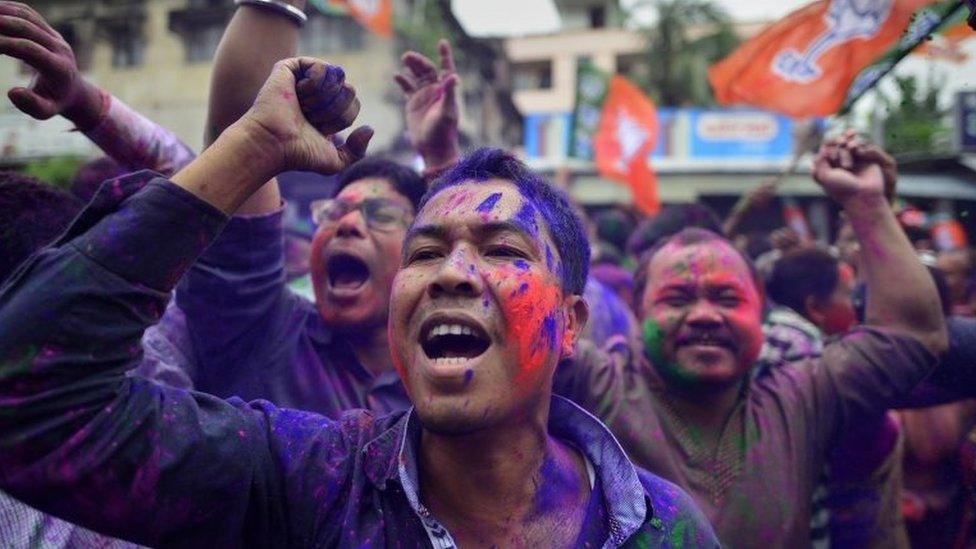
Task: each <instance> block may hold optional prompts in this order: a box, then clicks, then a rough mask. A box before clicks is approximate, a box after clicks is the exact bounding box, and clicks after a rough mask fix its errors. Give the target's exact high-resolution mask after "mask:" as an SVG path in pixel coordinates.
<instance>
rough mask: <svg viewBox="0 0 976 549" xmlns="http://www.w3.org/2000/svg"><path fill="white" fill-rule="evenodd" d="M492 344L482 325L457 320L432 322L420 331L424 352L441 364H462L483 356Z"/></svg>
mask: <svg viewBox="0 0 976 549" xmlns="http://www.w3.org/2000/svg"><path fill="white" fill-rule="evenodd" d="M490 345H491V340H490V339H489V338H488V335H487V334H486V333H485V332H484V330H482V329H481V328H480V327H478V326H473V325H470V324H467V323H461V322H458V321H455V320H440V321H435V322H431V323H429V324H428V325H427V326H425V327H424V329H422V330H421V331H420V346H421V347H422V348H423V349H424V354H426V355H427V358H429V359H431V360H433V361H434V362H437V363H440V364H462V363H464V362H467V361H468V360H471V359H474V358H477V357H479V356H481V354H483V353H484V352H485V351H486V350H488V347H489V346H490Z"/></svg>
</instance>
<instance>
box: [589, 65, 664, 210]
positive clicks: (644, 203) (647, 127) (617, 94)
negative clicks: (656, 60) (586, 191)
mask: <svg viewBox="0 0 976 549" xmlns="http://www.w3.org/2000/svg"><path fill="white" fill-rule="evenodd" d="M656 140H657V110H656V109H655V108H654V103H653V102H652V101H651V100H650V98H648V97H647V96H646V95H644V93H643V92H641V91H640V89H638V88H637V86H635V85H634V84H632V83H631V82H630V81H629V80H627V79H626V78H624V77H623V76H620V75H614V76H612V77H610V82H609V86H608V88H607V94H606V98H605V99H604V101H603V111H602V114H601V116H600V122H599V125H598V126H597V130H596V133H595V134H594V135H593V160H594V162H595V163H596V167H597V170H599V172H600V174H601V175H602V176H603V177H606V178H607V179H613V180H615V181H621V182H624V183H627V184H628V185H629V186H630V190H631V193H632V194H633V197H634V204H635V205H636V206H637V208H638V209H639V210H640V211H642V212H644V213H645V214H647V215H654V214H656V213H657V212H658V210H660V209H661V201H660V198H659V197H658V193H657V177H656V176H655V175H654V172H653V171H652V170H651V168H650V166H649V165H648V163H647V156H648V155H649V154H651V151H652V150H654V143H655V141H656Z"/></svg>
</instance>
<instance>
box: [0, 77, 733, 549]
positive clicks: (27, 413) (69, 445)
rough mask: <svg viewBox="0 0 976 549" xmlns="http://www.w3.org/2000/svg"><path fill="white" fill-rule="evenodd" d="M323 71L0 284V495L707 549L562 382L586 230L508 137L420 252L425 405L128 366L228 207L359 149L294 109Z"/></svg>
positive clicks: (366, 538) (261, 98)
mask: <svg viewBox="0 0 976 549" xmlns="http://www.w3.org/2000/svg"><path fill="white" fill-rule="evenodd" d="M327 71H328V67H325V66H323V65H322V64H320V63H318V62H315V61H314V60H309V59H291V60H288V61H285V62H281V63H278V64H277V65H276V66H275V69H274V71H273V72H272V74H271V76H270V78H269V80H268V82H267V83H266V85H265V86H264V88H263V89H262V90H261V92H260V93H259V94H258V97H257V99H256V100H255V103H254V106H253V108H252V109H251V110H250V111H248V113H247V114H245V115H244V116H243V117H242V118H241V119H240V120H238V121H237V122H236V123H234V125H232V126H231V127H230V128H228V129H227V130H226V131H225V132H223V134H222V135H221V136H220V137H219V138H218V139H217V141H216V142H215V143H214V144H213V145H212V146H211V147H210V148H208V149H207V150H206V151H205V152H204V153H202V154H201V155H200V157H199V158H197V159H196V160H195V161H194V162H192V163H191V164H190V165H189V166H187V167H186V168H185V169H184V170H182V171H180V172H179V173H178V174H176V175H175V176H174V177H173V179H172V181H171V182H170V181H167V180H165V179H162V178H155V179H152V180H151V181H147V179H149V178H150V176H148V175H146V174H145V173H143V174H137V175H134V176H131V177H129V178H125V179H122V180H117V181H115V182H113V184H112V185H107V186H105V187H104V188H103V189H102V190H101V191H100V194H99V195H98V196H97V197H96V198H95V200H94V201H93V203H92V204H91V205H90V206H89V208H88V209H87V210H86V211H85V212H83V213H82V215H81V216H80V217H79V219H78V220H77V222H76V223H75V224H74V225H73V226H72V228H71V229H69V231H68V233H67V234H66V235H65V236H64V237H63V238H61V239H60V240H59V241H58V242H57V243H55V245H54V246H53V247H52V248H49V249H46V250H44V251H43V252H41V253H40V254H38V255H36V256H34V257H33V258H31V260H29V261H28V262H27V264H25V266H24V267H23V268H22V269H21V270H20V271H19V272H18V274H17V275H15V276H14V277H13V278H12V279H11V281H10V282H9V284H8V285H7V286H5V287H4V289H3V293H0V448H2V449H3V450H2V452H0V488H2V489H4V490H7V491H9V492H10V493H11V494H13V495H14V496H16V497H18V498H20V499H23V500H24V501H25V502H27V503H29V504H31V505H33V506H36V507H37V508H39V509H41V510H43V511H46V512H51V513H54V514H56V515H59V516H61V517H64V518H66V519H68V520H72V521H75V522H77V523H79V524H82V525H85V526H88V527H92V528H95V529H97V530H99V531H102V532H106V533H108V534H112V535H116V536H119V537H122V538H127V539H132V540H134V541H137V542H141V543H145V544H147V545H172V544H177V543H178V544H187V545H204V544H211V545H216V546H236V545H243V544H250V545H256V546H304V547H322V546H343V547H362V546H390V545H396V544H403V545H407V546H428V547H451V546H454V545H455V544H461V545H474V544H478V545H506V546H512V545H518V546H533V545H534V546H564V547H568V546H580V545H591V546H597V545H599V546H607V547H616V546H622V545H628V544H629V545H633V546H678V545H682V546H694V547H700V546H714V545H716V541H715V539H714V536H713V534H712V533H711V530H710V528H709V527H708V525H707V523H705V521H704V519H703V517H701V515H700V514H699V513H698V511H697V510H696V509H695V507H694V506H693V505H692V504H691V502H690V501H689V499H688V498H687V496H685V495H684V494H683V493H682V492H681V491H680V490H678V489H677V488H675V487H673V486H672V485H670V484H668V483H666V482H664V481H662V480H660V479H657V478H656V477H653V476H651V475H649V474H647V473H645V472H643V471H640V470H638V469H637V468H635V467H634V466H633V465H631V464H630V462H629V461H628V459H627V457H626V455H625V454H624V452H623V450H622V449H621V448H620V447H619V446H618V445H617V443H616V441H615V439H614V437H613V436H612V435H610V433H609V432H608V431H607V430H606V429H605V428H604V427H603V426H602V424H600V423H599V422H598V421H597V420H595V419H594V418H592V417H591V416H589V415H587V414H586V413H584V412H582V411H581V410H579V409H578V408H576V407H575V406H574V405H573V404H571V403H570V402H568V401H565V400H563V399H561V398H559V397H553V396H552V395H551V389H552V375H553V372H554V370H555V368H556V363H557V361H559V360H560V359H562V358H565V357H567V356H568V355H569V354H571V353H572V352H573V349H574V346H575V342H576V339H577V337H578V336H579V333H580V330H581V328H582V326H583V324H584V323H585V321H586V305H585V303H584V302H583V300H582V297H581V296H580V293H581V292H582V289H583V285H584V282H585V279H586V271H587V257H586V250H587V249H588V246H587V245H586V244H587V242H586V237H585V236H584V233H583V230H582V228H581V224H580V222H579V220H578V219H577V218H576V217H575V216H574V215H573V213H572V210H571V208H570V207H569V204H568V203H567V200H566V198H565V197H564V196H563V195H561V194H557V193H555V192H553V191H552V190H551V189H550V187H548V186H547V184H546V182H545V181H543V180H542V179H540V178H538V177H536V176H534V175H533V174H532V173H531V172H529V171H528V170H527V169H526V168H525V167H524V166H523V165H521V164H520V163H518V162H517V161H516V160H514V159H513V158H512V157H511V156H509V155H507V154H505V153H503V152H500V151H486V152H481V153H476V154H475V155H474V156H473V157H472V158H470V159H468V160H467V161H464V162H461V163H460V164H459V165H458V166H457V167H456V168H455V169H454V170H452V171H451V172H449V173H448V174H446V175H445V176H444V178H443V180H442V182H441V183H440V184H439V185H437V186H436V187H435V188H433V189H431V191H430V192H429V193H428V194H427V195H426V198H425V201H424V202H423V203H422V204H421V207H420V210H419V211H418V214H417V218H416V219H415V220H414V222H413V226H412V228H411V230H410V232H409V236H408V238H407V242H406V244H405V249H404V253H403V255H402V261H401V267H402V268H401V270H400V272H399V273H398V274H397V275H396V279H395V281H394V283H393V294H392V306H391V318H390V323H389V330H390V334H391V341H392V350H393V355H394V356H395V357H396V365H397V368H398V371H399V372H400V373H401V375H402V376H403V378H404V381H405V386H406V387H407V390H408V392H409V394H410V396H411V398H412V400H413V402H414V403H415V405H416V408H415V409H411V410H409V411H406V412H400V413H397V414H394V415H391V416H386V417H376V416H374V415H372V414H371V413H369V412H363V411H357V412H350V413H348V414H345V415H343V416H342V418H341V419H339V420H330V419H328V418H326V417H323V416H319V415H315V414H311V413H308V412H298V411H291V410H285V409H279V408H277V407H275V406H274V405H272V404H270V403H268V402H267V401H255V402H253V403H251V404H246V403H244V402H243V401H241V400H240V399H231V400H230V401H223V400H220V399H218V398H215V397H212V396H210V395H206V394H203V393H194V392H187V391H185V390H180V389H175V388H168V387H164V386H161V385H157V384H155V383H153V382H151V381H148V380H145V379H141V378H138V377H126V376H125V372H126V370H127V369H129V368H132V367H133V366H136V365H137V364H138V361H139V359H140V350H139V349H140V347H139V338H140V336H141V334H142V333H143V331H144V330H145V329H146V327H147V326H148V325H150V324H151V323H152V322H154V321H155V320H157V319H158V318H159V315H160V314H161V310H162V308H163V305H164V303H165V300H166V297H167V295H168V293H169V291H170V290H171V288H172V287H173V286H174V285H175V284H176V281H177V280H179V278H180V277H181V276H182V275H183V273H184V272H185V270H186V269H187V267H188V266H189V265H190V264H192V263H193V261H194V260H195V259H196V256H197V255H198V254H199V253H201V252H202V250H203V249H204V248H205V247H206V246H207V245H208V244H209V243H210V242H211V241H212V240H213V239H214V238H215V236H216V235H217V233H218V232H219V231H220V230H221V228H222V227H223V226H224V225H225V224H226V222H227V216H228V215H229V214H231V213H233V212H235V211H236V210H237V209H238V208H239V207H240V206H241V205H242V204H243V203H244V202H245V201H246V200H247V199H248V197H249V196H250V195H251V194H252V193H254V192H255V191H257V190H258V189H259V188H260V187H261V186H262V185H263V184H264V183H265V182H266V181H267V180H269V179H270V178H271V177H273V176H274V175H276V174H277V173H280V172H281V171H283V170H288V169H303V170H315V171H319V172H322V173H335V172H337V171H339V170H342V169H344V168H346V167H347V166H348V165H349V164H350V163H352V162H353V161H355V160H356V159H358V158H359V157H361V156H362V155H363V153H364V152H365V146H366V142H367V141H368V139H369V136H370V132H369V131H368V129H364V128H360V129H358V130H356V131H354V132H352V133H351V134H350V136H349V139H348V140H347V142H346V144H345V145H344V146H342V147H338V148H337V147H336V145H335V142H334V141H332V140H330V139H329V138H328V137H327V136H325V135H322V134H321V133H320V132H319V131H318V128H317V127H316V126H313V125H312V124H311V123H310V122H309V121H308V120H307V119H306V117H305V115H304V112H303V110H302V109H301V108H300V107H299V100H298V99H297V98H296V95H297V94H298V95H300V94H302V92H303V91H304V92H305V93H306V94H308V93H309V92H310V91H312V90H316V89H319V81H318V80H313V79H311V78H304V76H306V75H318V76H317V77H316V78H321V77H322V75H324V74H327ZM296 80H300V81H299V83H298V84H297V85H296ZM296 92H298V93H297V94H296ZM139 186H142V188H141V190H137V187H139ZM132 191H134V192H132Z"/></svg>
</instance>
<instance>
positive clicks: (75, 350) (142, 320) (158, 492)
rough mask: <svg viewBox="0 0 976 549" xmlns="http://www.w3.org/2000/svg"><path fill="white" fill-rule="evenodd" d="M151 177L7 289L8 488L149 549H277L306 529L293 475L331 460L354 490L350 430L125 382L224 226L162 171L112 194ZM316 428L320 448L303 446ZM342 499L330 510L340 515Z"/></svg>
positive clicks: (264, 407)
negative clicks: (295, 510) (293, 503)
mask: <svg viewBox="0 0 976 549" xmlns="http://www.w3.org/2000/svg"><path fill="white" fill-rule="evenodd" d="M140 178H141V181H140ZM147 178H148V176H146V175H145V174H142V175H137V176H131V177H130V178H123V179H121V180H117V181H115V182H112V184H106V185H105V186H103V187H102V189H101V191H100V195H99V196H98V197H96V199H95V200H94V202H93V203H92V204H91V205H90V206H89V207H88V208H87V209H86V210H85V211H84V212H83V213H82V215H81V216H80V217H79V219H78V220H76V221H75V223H74V224H73V226H72V228H71V229H69V232H68V234H67V235H65V236H64V237H63V238H61V239H60V240H59V241H58V242H56V243H55V244H54V245H53V246H52V247H50V248H47V249H45V250H43V251H41V252H40V253H39V254H37V255H36V256H34V257H33V258H31V259H30V260H28V262H27V264H26V265H24V266H23V267H22V268H21V269H20V270H19V271H18V273H17V274H15V275H14V277H13V278H12V279H11V280H10V281H9V282H8V283H7V284H6V285H5V286H4V287H3V289H2V291H0V489H2V490H5V491H7V492H8V493H10V494H12V495H13V496H15V497H17V498H18V499H21V500H22V501H24V502H26V503H28V504H29V505H31V506H34V507H36V508H37V509H39V510H41V511H44V512H48V513H51V514H54V515H56V516H59V517H61V518H64V519H66V520H69V521H71V522H75V523H77V524H80V525H83V526H86V527H89V528H92V529H94V530H98V531H100V532H103V533H106V534H109V535H113V536H116V537H120V538H124V539H129V540H132V541H136V542H139V543H142V544H145V545H152V546H156V545H163V546H171V545H180V546H187V545H192V546H203V545H205V544H209V545H212V546H215V547H224V546H237V545H240V544H241V543H242V540H247V541H248V542H249V543H257V544H264V545H280V544H282V543H285V541H284V540H286V539H287V538H286V536H287V530H288V529H289V528H291V529H292V530H294V525H289V524H288V520H287V517H286V516H285V515H286V510H287V509H288V505H286V504H285V500H286V498H283V497H281V496H282V492H284V491H286V490H287V488H286V486H287V481H286V477H295V478H303V477H305V476H306V475H305V474H303V473H302V470H301V469H302V467H301V466H300V465H296V464H302V463H323V462H324V463H330V464H332V465H331V466H330V468H328V469H327V470H324V472H323V474H324V475H326V476H325V477H323V478H322V479H321V481H322V482H321V484H324V485H333V486H341V485H342V479H343V478H344V477H343V475H344V474H345V470H344V468H343V467H344V466H343V465H341V464H342V463H345V461H343V460H342V459H339V458H338V457H337V456H343V455H345V452H346V448H345V447H344V444H343V442H342V440H343V437H342V436H341V435H340V434H338V432H337V430H336V429H333V428H332V427H333V425H334V424H331V423H330V422H329V421H328V420H326V419H324V418H321V417H319V416H313V415H311V414H303V413H300V412H289V411H285V410H278V409H276V408H275V407H273V406H271V405H270V404H268V403H261V402H258V403H255V404H251V405H248V404H245V403H243V402H242V401H240V400H236V401H232V402H227V401H223V400H220V399H217V398H215V397H211V396H209V395H205V394H202V393H193V392H188V391H183V390H179V389H174V388H167V387H163V386H161V385H157V384H155V383H153V382H150V381H147V380H145V379H142V378H138V377H126V375H125V373H126V370H128V369H129V368H132V367H134V366H136V365H137V364H138V362H139V360H140V358H141V347H140V337H141V336H142V334H143V332H144V331H145V329H146V327H147V326H149V325H150V324H151V323H153V322H155V321H156V320H158V318H159V316H160V314H161V313H162V309H163V307H164V306H165V304H166V302H167V300H168V296H169V290H170V289H171V288H172V287H173V285H174V284H175V283H176V281H177V280H178V279H179V277H180V276H181V275H182V273H183V272H184V271H185V270H186V268H187V266H188V265H190V264H191V263H192V262H193V261H194V260H195V258H196V256H197V255H198V254H199V253H200V252H201V251H202V250H203V248H204V247H205V246H206V245H207V244H208V243H209V242H210V241H211V240H212V239H213V238H214V236H215V235H216V234H217V233H218V232H219V230H220V228H221V227H222V226H223V225H224V223H225V221H226V220H225V218H224V217H223V215H222V214H220V212H218V211H216V210H214V209H213V208H211V207H210V206H209V205H207V204H206V203H204V202H202V201H200V200H198V199H196V198H195V197H193V196H192V195H190V194H189V193H187V192H185V191H183V190H182V189H180V188H178V187H176V186H174V185H172V184H171V183H169V182H167V181H165V180H162V179H156V180H154V181H153V182H152V183H150V184H148V185H146V186H145V188H143V189H142V190H141V191H139V192H137V193H135V194H132V195H131V196H128V198H116V199H115V200H113V197H125V196H127V193H128V192H129V190H130V189H129V187H132V186H133V185H138V184H140V183H145V180H146V179H147ZM309 432H314V433H315V436H316V437H319V441H318V443H315V444H312V443H309V442H308V441H304V442H302V443H301V444H299V442H297V438H299V437H304V436H305V435H307V434H308V433H309ZM293 439H294V440H293ZM310 452H316V453H318V454H322V453H329V455H328V456H325V455H316V456H312V455H310ZM337 460H338V461H337ZM296 467H297V469H295V470H291V469H290V468H292V469H294V468H296ZM316 497H320V495H319V494H316ZM340 498H341V490H339V489H333V490H332V491H328V492H326V493H324V497H320V500H321V501H318V502H317V503H318V504H319V505H321V508H322V509H323V512H328V510H329V509H330V508H332V505H333V504H334V503H336V502H338V501H340Z"/></svg>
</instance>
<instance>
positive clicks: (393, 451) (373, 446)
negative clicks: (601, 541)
mask: <svg viewBox="0 0 976 549" xmlns="http://www.w3.org/2000/svg"><path fill="white" fill-rule="evenodd" d="M420 432H421V425H420V420H419V419H418V418H417V416H416V414H414V413H413V408H411V409H410V410H408V411H407V412H406V413H405V414H404V415H403V417H401V418H400V419H399V420H398V421H397V422H396V423H395V424H394V425H393V426H392V427H391V428H390V429H388V430H386V431H385V432H383V433H381V434H380V435H379V436H378V437H376V438H375V439H373V440H372V441H370V442H369V443H367V444H366V447H365V448H364V453H365V470H366V475H367V476H368V477H369V479H370V481H371V482H372V483H373V484H374V485H375V486H376V487H377V488H378V489H380V490H383V489H384V488H385V486H386V484H387V483H388V482H389V481H391V480H392V481H397V482H399V483H400V485H401V486H402V487H403V491H404V493H405V494H406V497H407V500H408V502H409V503H410V507H411V508H412V509H413V511H414V513H416V514H417V516H418V517H419V518H420V519H421V522H422V523H423V524H424V526H425V527H426V528H427V531H428V534H430V535H431V542H432V543H435V547H450V546H452V544H453V541H451V540H450V535H449V534H448V533H447V530H446V528H444V527H443V526H441V525H440V524H439V523H437V521H436V519H435V518H434V517H433V516H432V515H431V514H430V511H428V510H427V508H426V507H424V505H423V503H421V502H420V493H419V474H418V470H417V445H418V444H419V443H420ZM549 434H550V435H552V436H554V437H557V438H559V439H561V440H564V441H566V442H568V443H569V444H571V445H573V446H575V447H576V448H578V449H579V450H580V451H582V452H583V454H584V455H585V456H586V458H587V459H588V460H589V461H590V463H592V464H593V468H594V469H595V472H596V482H598V483H599V484H600V487H601V489H602V492H603V494H604V498H605V504H606V513H607V517H608V519H607V522H608V525H607V526H608V530H609V531H610V539H608V540H606V544H605V545H606V546H610V547H615V546H619V545H620V544H622V543H623V542H624V541H626V540H627V539H628V538H630V537H631V536H632V535H633V534H634V533H635V532H637V531H638V529H640V527H641V526H642V525H643V524H644V523H645V522H647V521H648V520H650V519H651V518H652V517H653V516H654V515H653V513H654V511H653V509H652V508H651V502H650V499H649V497H648V495H647V493H646V492H645V490H644V487H643V485H642V484H641V482H640V479H639V478H638V476H637V471H636V469H635V468H634V466H633V464H631V462H630V460H629V458H628V457H627V454H626V453H624V451H623V448H621V447H620V444H619V443H618V442H617V439H616V438H614V436H613V435H612V434H611V433H610V431H609V430H608V429H607V428H606V427H605V426H604V425H603V424H602V423H600V421H599V420H597V419H596V418H595V417H593V416H592V415H590V414H589V413H587V412H586V411H584V410H583V409H582V408H580V407H579V406H577V405H576V404H574V403H572V402H571V401H569V400H567V399H565V398H563V397H560V396H557V395H553V396H552V401H551V405H550V409H549Z"/></svg>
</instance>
